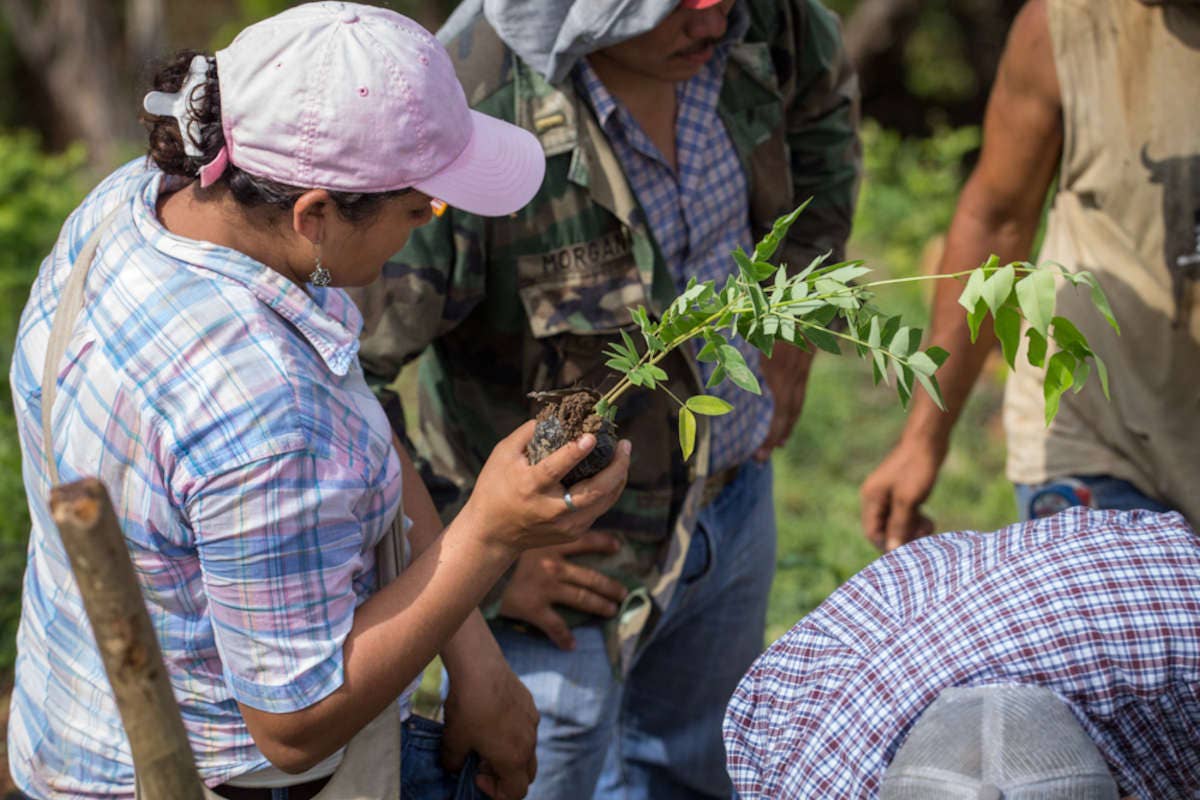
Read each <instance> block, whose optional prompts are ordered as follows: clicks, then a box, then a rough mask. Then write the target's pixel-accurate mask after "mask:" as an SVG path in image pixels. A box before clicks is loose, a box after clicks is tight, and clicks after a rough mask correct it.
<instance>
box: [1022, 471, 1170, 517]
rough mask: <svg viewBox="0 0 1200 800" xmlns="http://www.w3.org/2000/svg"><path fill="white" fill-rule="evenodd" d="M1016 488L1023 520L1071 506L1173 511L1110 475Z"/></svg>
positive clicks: (1071, 477) (1075, 478)
mask: <svg viewBox="0 0 1200 800" xmlns="http://www.w3.org/2000/svg"><path fill="white" fill-rule="evenodd" d="M1015 488H1016V492H1017V510H1018V511H1019V512H1020V514H1021V519H1022V520H1030V519H1036V518H1038V517H1045V516H1050V515H1051V514H1056V513H1058V512H1059V511H1062V510H1063V509H1066V508H1070V507H1072V506H1090V507H1091V508H1107V509H1112V510H1115V511H1132V510H1133V509H1137V508H1144V509H1147V510H1149V511H1157V512H1163V511H1172V510H1174V509H1172V508H1170V507H1169V506H1165V505H1163V504H1162V503H1161V502H1159V501H1158V500H1155V499H1153V498H1152V497H1149V496H1147V495H1146V494H1145V493H1143V492H1142V490H1141V489H1139V488H1137V487H1136V486H1134V485H1133V484H1132V483H1130V482H1129V481H1126V480H1121V479H1120V478H1113V477H1111V476H1109V475H1072V476H1069V477H1066V478H1056V479H1055V480H1052V481H1047V482H1045V483H1039V484H1028V483H1018V484H1016V486H1015Z"/></svg>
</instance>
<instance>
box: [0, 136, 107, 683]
mask: <svg viewBox="0 0 1200 800" xmlns="http://www.w3.org/2000/svg"><path fill="white" fill-rule="evenodd" d="M84 161H85V153H84V152H83V150H82V149H81V148H79V147H73V148H71V149H69V150H67V151H66V152H63V153H58V154H49V155H48V154H45V153H43V152H42V151H41V148H40V143H39V142H38V139H37V137H36V136H35V135H34V134H32V133H30V132H28V131H18V132H16V133H4V132H3V131H0V242H3V243H4V246H3V247H0V359H2V363H3V367H4V369H3V374H2V375H0V509H4V511H3V512H0V669H6V668H7V667H8V666H9V665H10V664H11V663H12V658H13V655H14V652H13V638H14V636H15V635H16V629H17V619H18V617H19V615H20V609H21V576H22V574H23V573H24V570H25V543H26V540H27V538H28V534H29V510H28V506H27V504H26V501H25V490H24V487H23V486H22V483H21V451H20V448H19V446H18V444H17V426H16V419H15V418H14V416H13V407H12V392H11V391H10V388H9V382H8V366H9V364H10V363H11V362H12V352H13V337H14V336H15V334H16V330H17V323H18V321H19V318H20V314H21V309H22V308H23V307H24V306H25V300H26V298H27V296H28V294H29V285H30V283H31V282H32V280H33V276H34V275H36V274H37V268H38V265H39V264H40V263H41V261H42V259H43V258H44V257H45V256H46V254H47V253H49V252H50V248H51V246H52V245H53V244H54V239H55V237H57V236H58V230H59V228H60V227H61V225H62V223H63V220H64V219H66V217H67V214H69V213H70V212H71V210H72V209H73V208H74V207H75V205H76V204H77V203H78V202H79V201H80V199H82V197H83V195H84V192H85V191H86V188H85V179H84Z"/></svg>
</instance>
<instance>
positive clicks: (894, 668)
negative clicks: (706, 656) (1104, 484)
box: [725, 509, 1200, 800]
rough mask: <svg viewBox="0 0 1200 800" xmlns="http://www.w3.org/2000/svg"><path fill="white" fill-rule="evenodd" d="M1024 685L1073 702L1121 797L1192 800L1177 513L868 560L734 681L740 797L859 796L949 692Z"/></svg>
mask: <svg viewBox="0 0 1200 800" xmlns="http://www.w3.org/2000/svg"><path fill="white" fill-rule="evenodd" d="M987 684H1033V685H1039V686H1045V687H1047V688H1049V689H1052V690H1053V691H1055V692H1057V693H1058V695H1059V696H1061V697H1062V698H1063V699H1064V700H1065V701H1066V702H1067V703H1068V705H1070V706H1071V708H1072V709H1073V710H1074V712H1075V714H1076V716H1077V717H1078V718H1079V721H1080V722H1081V724H1082V725H1083V726H1084V728H1085V729H1086V730H1087V731H1088V733H1089V734H1090V735H1091V737H1092V739H1093V740H1094V741H1095V743H1096V745H1097V747H1099V749H1100V752H1101V753H1103V754H1104V756H1105V758H1106V759H1107V760H1108V762H1109V765H1110V767H1111V768H1112V770H1113V773H1114V777H1116V778H1117V781H1118V783H1119V784H1120V785H1121V788H1122V790H1123V792H1124V793H1125V794H1135V795H1137V796H1138V797H1140V798H1141V800H1173V799H1174V798H1197V797H1200V542H1198V541H1197V538H1196V535H1195V534H1194V533H1193V532H1192V531H1191V530H1190V529H1189V528H1188V526H1187V523H1186V522H1185V521H1184V519H1183V517H1181V516H1180V515H1178V514H1162V515H1155V514H1151V513H1149V512H1131V513H1119V512H1097V511H1090V510H1086V509H1072V510H1068V511H1066V512H1063V513H1062V514H1059V515H1057V516H1054V517H1050V518H1047V519H1044V520H1039V521H1036V522H1031V523H1027V524H1023V525H1014V526H1012V527H1009V528H1005V529H1004V530H1002V531H999V532H996V533H977V532H965V533H948V534H943V535H940V536H933V537H930V538H928V539H922V540H920V541H917V542H914V543H912V544H909V545H907V546H905V547H902V548H900V549H899V550H897V551H895V552H893V553H891V554H889V555H886V556H884V557H883V558H881V559H879V560H878V561H876V562H875V563H874V564H872V565H871V566H869V567H867V568H866V569H865V570H863V571H862V572H861V573H859V574H858V575H857V576H855V577H854V578H853V579H852V580H850V581H849V582H848V583H846V584H845V585H844V586H842V587H841V588H840V589H838V590H837V591H836V592H834V593H833V594H832V595H831V596H830V597H829V599H827V600H826V601H825V602H824V603H823V604H822V605H821V606H820V607H819V608H817V609H816V610H815V611H814V612H812V613H811V614H809V615H808V616H807V617H805V618H804V619H803V620H802V621H801V622H800V623H799V624H798V625H796V627H794V628H793V629H792V630H791V631H790V632H789V633H787V634H786V635H785V636H784V637H783V638H782V639H780V640H779V641H778V642H776V643H775V644H774V645H772V646H771V647H770V649H769V650H768V651H767V652H766V653H765V654H764V655H763V656H762V657H761V658H760V659H759V660H758V662H757V663H755V665H754V666H753V667H752V668H751V670H750V672H749V673H748V674H747V675H746V677H745V678H744V679H743V680H742V683H741V685H740V686H739V687H738V690H737V692H736V694H735V695H734V698H733V700H732V701H731V703H730V706H729V710H728V714H727V716H726V720H725V743H726V748H727V751H728V762H729V771H730V775H731V776H732V778H733V782H734V785H735V787H736V789H737V791H738V792H739V794H740V795H741V796H742V797H743V798H747V800H748V799H749V798H773V799H775V798H791V797H795V798H816V797H820V798H826V799H828V800H836V798H855V800H859V799H860V798H872V797H876V796H877V794H878V790H879V782H880V779H881V777H882V773H883V770H884V768H885V766H886V765H887V764H888V763H890V762H891V759H892V757H893V756H894V755H895V753H896V751H897V750H898V749H899V747H900V745H901V743H902V742H903V739H904V736H905V734H906V733H907V731H908V729H909V727H910V726H911V725H912V723H913V722H914V721H915V720H916V719H917V717H918V716H919V715H920V713H921V711H922V710H923V709H924V708H925V707H926V706H927V705H928V704H929V703H930V702H931V701H932V700H933V699H934V698H935V697H936V696H937V694H938V692H939V691H941V689H943V688H945V687H948V686H980V685H987Z"/></svg>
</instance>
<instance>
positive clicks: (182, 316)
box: [8, 161, 400, 798]
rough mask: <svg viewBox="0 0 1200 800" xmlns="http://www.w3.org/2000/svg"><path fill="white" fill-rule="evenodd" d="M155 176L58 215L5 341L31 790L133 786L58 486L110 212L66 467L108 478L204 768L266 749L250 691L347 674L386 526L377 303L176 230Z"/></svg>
mask: <svg viewBox="0 0 1200 800" xmlns="http://www.w3.org/2000/svg"><path fill="white" fill-rule="evenodd" d="M162 180H163V179H162V176H161V174H160V173H158V172H157V171H156V170H153V169H149V168H147V167H145V166H144V165H143V162H141V161H138V162H133V163H131V164H129V165H127V166H125V167H123V168H122V169H120V170H118V171H117V172H116V173H114V174H113V175H112V176H110V177H109V178H108V179H106V180H105V181H104V182H103V183H102V184H101V185H100V187H99V188H97V189H96V190H95V191H93V192H92V194H91V195H90V196H89V197H88V198H87V199H86V200H85V201H84V202H83V204H82V205H81V206H80V208H79V209H77V210H76V211H75V212H74V213H73V214H72V215H71V217H70V218H68V220H67V221H66V223H65V224H64V226H63V229H62V233H61V234H60V236H59V240H58V243H57V244H56V245H55V248H54V250H53V252H52V253H51V255H50V257H49V258H47V259H46V260H45V262H44V263H43V265H42V268H41V271H40V273H39V275H38V277H37V280H36V282H35V283H34V286H33V289H32V293H31V296H30V299H29V302H28V304H27V306H26V308H25V312H24V314H23V316H22V318H21V325H20V332H19V335H18V341H17V351H16V354H15V357H14V360H13V365H12V389H13V400H14V404H15V406H16V409H17V418H18V421H19V425H20V429H19V434H20V440H21V453H22V461H23V477H24V482H25V489H26V493H27V495H28V499H29V506H30V511H31V515H32V519H33V528H32V531H31V533H30V543H29V561H28V568H27V571H26V575H25V585H24V595H23V601H22V616H21V625H20V630H19V632H18V637H17V646H18V651H19V653H18V659H17V665H16V687H15V689H14V691H13V699H12V711H11V718H10V720H9V727H8V741H9V759H10V764H11V766H12V770H13V775H14V778H15V780H16V782H17V784H18V785H19V786H20V787H21V788H22V789H23V790H24V791H25V792H26V793H28V794H30V795H32V796H34V797H42V798H51V797H89V796H91V797H115V796H123V797H132V795H133V772H132V763H131V760H130V754H129V746H128V741H127V739H126V737H125V734H124V731H123V729H122V727H121V721H120V718H119V716H118V713H117V710H116V707H115V704H114V702H113V699H112V696H111V692H110V689H109V685H108V681H107V678H106V677H105V673H104V670H103V666H102V662H101V660H100V656H99V653H98V652H97V648H96V644H95V642H94V640H93V637H92V632H91V629H90V626H89V625H88V624H87V619H86V616H85V614H84V611H83V606H82V601H81V599H80V596H79V593H78V590H77V588H76V586H75V582H74V578H73V576H72V573H71V569H70V565H69V563H68V561H67V557H66V554H65V552H64V551H63V549H62V547H61V544H60V540H59V537H58V535H57V531H56V530H55V528H54V524H53V521H52V520H51V518H50V515H49V510H48V508H47V504H46V498H47V495H48V491H49V486H48V485H47V475H46V471H45V468H44V461H43V448H42V426H41V419H40V417H41V410H40V396H41V375H42V365H43V358H44V353H45V350H46V343H47V338H48V335H49V330H50V325H51V320H52V318H53V315H54V312H55V310H56V308H57V303H58V296H59V293H60V292H61V291H62V288H63V285H64V283H65V281H66V277H67V274H68V272H69V271H70V268H71V263H72V261H73V260H74V258H75V256H76V254H77V253H78V252H79V250H80V249H81V247H82V245H83V243H84V242H85V241H86V239H87V238H88V237H89V236H90V234H91V233H92V231H93V229H94V228H95V227H96V225H97V224H98V222H99V221H100V220H101V219H102V218H103V217H104V216H105V214H107V212H108V211H109V210H111V209H113V208H117V207H120V208H121V210H120V211H119V213H118V214H117V215H116V216H115V218H114V220H115V221H114V223H113V225H112V227H111V229H110V230H109V232H108V233H107V234H106V235H104V236H103V238H102V239H101V243H100V247H99V249H98V251H97V253H96V257H95V260H94V261H93V264H92V267H91V272H90V274H89V276H88V281H87V289H86V292H85V302H84V310H83V312H82V314H81V315H80V319H79V321H78V322H77V324H76V327H75V331H74V334H73V337H72V340H71V342H70V344H69V345H68V348H67V352H66V356H65V358H64V359H63V363H62V365H61V366H60V369H59V372H58V383H59V388H58V398H57V400H56V402H55V408H54V426H53V430H54V431H55V441H54V442H53V450H54V455H55V458H56V459H57V463H58V469H59V473H60V475H61V479H62V481H63V482H64V483H65V482H68V481H71V480H75V479H77V478H79V477H81V476H84V475H96V476H98V477H99V478H100V479H101V480H102V481H103V482H104V483H105V485H106V486H107V487H108V490H109V493H110V494H111V496H112V498H113V501H114V504H115V506H116V511H117V516H118V517H119V519H120V522H121V525H122V528H123V530H124V532H125V535H126V538H127V540H128V544H129V552H130V556H131V557H132V559H133V563H134V569H135V572H136V574H137V575H138V578H139V581H140V583H141V588H142V592H143V594H144V596H145V599H146V604H147V606H148V609H149V612H150V619H151V622H152V623H153V626H154V629H155V632H156V633H157V635H158V640H159V643H160V645H161V648H162V652H163V656H164V658H165V660H166V663H167V666H168V672H169V673H170V678H171V682H172V685H173V687H174V690H175V695H176V697H177V698H178V700H179V703H180V708H181V710H182V712H183V717H184V723H185V725H186V727H187V730H188V733H189V737H190V739H191V744H192V749H193V750H194V752H195V755H196V761H197V765H198V766H199V769H200V772H201V775H202V776H203V777H204V778H205V780H206V781H207V782H208V783H209V784H216V783H220V782H222V781H224V780H227V779H228V778H230V777H232V776H235V775H238V774H241V773H245V772H249V771H252V770H255V769H259V768H261V767H264V766H266V765H267V761H266V759H265V758H264V757H263V756H262V754H261V753H260V752H259V751H258V749H257V748H256V747H255V746H254V743H253V741H252V740H251V737H250V734H249V732H248V731H247V730H246V727H245V723H244V721H243V719H242V715H241V714H240V712H239V711H238V707H237V703H238V702H242V703H245V704H247V705H249V706H252V707H255V708H259V709H263V710H266V711H271V712H275V713H280V712H288V711H295V710H297V709H301V708H304V707H306V706H308V705H311V704H312V703H315V702H317V701H318V700H321V699H322V698H324V697H325V696H327V695H328V694H330V693H331V692H333V691H334V690H335V689H337V688H338V687H339V686H340V685H341V683H342V652H341V647H342V643H343V641H344V639H345V638H346V635H347V633H348V632H349V630H350V626H351V623H352V621H353V614H354V609H355V608H356V606H357V605H358V604H359V603H361V602H362V601H363V600H365V599H366V598H367V597H368V596H369V595H370V594H371V593H372V591H373V590H374V588H375V574H374V553H373V549H372V548H373V547H374V545H375V544H376V543H377V542H378V541H379V540H380V538H381V537H382V536H383V534H384V533H385V531H386V529H387V527H388V525H389V523H390V521H391V519H392V518H393V517H394V515H395V513H396V510H397V507H398V504H399V498H400V465H399V460H398V459H397V457H396V455H395V451H394V450H393V448H392V446H391V441H390V431H389V426H388V424H387V420H386V418H385V416H384V414H383V412H382V410H381V409H380V407H379V404H378V402H377V400H376V399H375V397H374V396H373V394H372V393H371V392H370V390H369V389H368V387H367V385H366V383H365V382H364V381H363V378H362V374H361V371H360V369H359V367H358V365H357V360H356V354H357V350H358V344H357V336H358V333H359V331H360V327H361V317H360V316H359V313H358V311H357V309H356V308H355V307H354V305H353V304H352V303H351V302H350V301H349V300H348V298H347V297H346V296H345V294H344V293H343V292H341V291H340V290H335V289H329V290H314V291H313V292H312V296H311V297H310V296H309V295H308V294H306V293H305V292H304V291H303V290H302V289H301V288H299V287H297V286H295V285H294V284H292V283H290V282H289V281H287V280H286V279H284V278H283V277H282V276H281V275H279V274H278V273H276V272H274V271H273V270H270V269H268V268H267V267H264V266H263V265H262V264H259V263H258V262H256V261H253V260H251V259H250V258H249V257H247V256H245V255H242V254H241V253H238V252H235V251H232V250H229V249H226V248H222V247H217V246H215V245H210V244H207V243H202V242H196V241H192V240H188V239H184V238H181V237H178V236H175V235H173V234H171V233H169V232H168V231H166V230H165V229H164V228H163V227H162V226H161V225H160V223H159V222H158V220H157V218H156V215H155V202H156V199H157V197H158V194H159V186H160V183H161V182H162Z"/></svg>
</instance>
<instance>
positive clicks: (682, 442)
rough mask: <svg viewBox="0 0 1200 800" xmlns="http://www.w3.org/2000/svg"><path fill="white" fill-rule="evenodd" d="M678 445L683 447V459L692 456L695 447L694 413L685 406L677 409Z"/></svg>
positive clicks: (685, 459)
mask: <svg viewBox="0 0 1200 800" xmlns="http://www.w3.org/2000/svg"><path fill="white" fill-rule="evenodd" d="M679 446H680V448H682V449H683V460H684V461H687V460H688V459H689V458H691V457H692V451H693V450H695V449H696V415H695V414H693V413H692V412H691V411H688V410H687V408H681V409H679Z"/></svg>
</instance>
